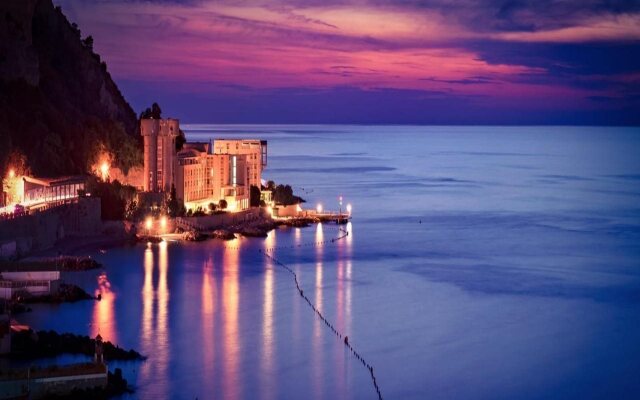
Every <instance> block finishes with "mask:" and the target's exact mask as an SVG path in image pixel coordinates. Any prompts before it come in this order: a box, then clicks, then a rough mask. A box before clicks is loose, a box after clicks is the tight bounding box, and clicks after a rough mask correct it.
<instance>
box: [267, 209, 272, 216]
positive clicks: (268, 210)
mask: <svg viewBox="0 0 640 400" xmlns="http://www.w3.org/2000/svg"><path fill="white" fill-rule="evenodd" d="M267 212H268V213H269V215H270V216H272V217H273V207H267Z"/></svg>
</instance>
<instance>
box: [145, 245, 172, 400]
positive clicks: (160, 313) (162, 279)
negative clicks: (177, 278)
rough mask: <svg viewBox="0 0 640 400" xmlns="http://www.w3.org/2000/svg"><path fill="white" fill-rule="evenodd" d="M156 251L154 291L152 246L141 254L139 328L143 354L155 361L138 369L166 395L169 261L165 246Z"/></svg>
mask: <svg viewBox="0 0 640 400" xmlns="http://www.w3.org/2000/svg"><path fill="white" fill-rule="evenodd" d="M157 249H158V284H157V287H156V288H154V279H153V276H154V270H155V268H154V267H155V265H154V253H153V247H152V246H148V247H147V248H146V249H145V252H144V262H143V265H144V283H143V286H142V323H141V326H142V329H141V332H140V335H141V338H140V342H141V345H142V346H141V347H142V353H143V354H148V355H153V360H154V361H153V362H145V363H143V364H142V365H141V367H140V375H141V377H142V378H143V379H144V380H145V381H147V380H153V381H154V387H153V389H154V392H155V391H157V392H158V393H166V385H167V381H168V372H169V371H168V367H169V346H170V340H169V331H168V316H169V309H168V308H169V287H168V277H167V275H168V271H169V260H168V249H167V243H166V242H160V243H159V244H158V246H157ZM154 306H155V307H154ZM154 311H155V312H154ZM154 314H155V315H154ZM154 321H155V327H154Z"/></svg>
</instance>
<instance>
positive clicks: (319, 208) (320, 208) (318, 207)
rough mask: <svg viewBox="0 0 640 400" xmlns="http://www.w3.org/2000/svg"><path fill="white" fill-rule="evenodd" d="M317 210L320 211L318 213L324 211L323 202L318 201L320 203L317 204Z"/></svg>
mask: <svg viewBox="0 0 640 400" xmlns="http://www.w3.org/2000/svg"><path fill="white" fill-rule="evenodd" d="M316 211H317V212H318V214H320V213H322V204H320V203H318V205H317V206H316Z"/></svg>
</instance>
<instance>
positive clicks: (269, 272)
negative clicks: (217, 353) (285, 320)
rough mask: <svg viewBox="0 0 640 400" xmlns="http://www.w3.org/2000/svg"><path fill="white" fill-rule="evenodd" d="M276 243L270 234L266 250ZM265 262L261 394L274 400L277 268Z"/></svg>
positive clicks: (265, 242)
mask: <svg viewBox="0 0 640 400" xmlns="http://www.w3.org/2000/svg"><path fill="white" fill-rule="evenodd" d="M276 245H277V243H276V232H275V231H272V232H269V235H268V236H267V238H266V239H265V241H264V249H263V250H265V251H266V249H269V248H273V247H275V246H276ZM264 259H265V262H264V285H263V289H262V290H263V299H262V335H261V336H262V354H261V358H260V362H261V369H262V371H261V372H262V374H261V380H262V382H261V383H260V386H261V390H260V393H261V395H262V396H263V398H265V399H273V398H275V397H276V393H275V391H274V384H273V379H274V377H273V370H274V358H275V355H274V352H275V338H274V315H273V314H274V296H275V294H274V290H275V287H274V279H275V270H274V268H275V267H276V266H275V265H274V264H273V262H272V261H271V259H269V258H267V257H265V258H264Z"/></svg>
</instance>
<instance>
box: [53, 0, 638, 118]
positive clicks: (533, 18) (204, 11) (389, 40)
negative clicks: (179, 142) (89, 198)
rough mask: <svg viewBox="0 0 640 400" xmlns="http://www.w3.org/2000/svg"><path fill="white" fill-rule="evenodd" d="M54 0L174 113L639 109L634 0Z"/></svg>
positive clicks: (532, 114) (492, 113) (606, 114)
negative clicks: (213, 0)
mask: <svg viewBox="0 0 640 400" xmlns="http://www.w3.org/2000/svg"><path fill="white" fill-rule="evenodd" d="M54 2H55V3H56V4H59V5H61V6H62V9H63V11H64V13H65V14H66V15H67V16H68V17H69V19H70V20H71V21H73V22H76V23H78V25H79V26H80V28H81V30H82V33H83V36H86V35H92V36H93V37H94V39H95V44H94V47H95V49H96V51H97V52H98V53H99V54H100V55H101V56H102V58H103V59H104V60H105V61H106V62H107V64H108V67H109V71H110V72H111V74H112V76H113V77H114V79H115V80H116V82H117V83H118V85H119V86H120V88H121V89H122V91H123V92H124V94H125V96H126V97H127V99H128V100H129V101H130V102H131V104H132V106H133V107H134V109H136V111H138V112H139V111H140V110H141V109H143V108H145V107H146V106H148V105H149V104H151V103H152V102H153V101H157V102H158V103H160V105H161V106H162V108H163V110H164V112H165V114H166V115H171V116H175V117H178V118H181V119H182V120H183V121H184V122H202V123H205V122H209V123H371V124H378V123H399V124H409V123H417V124H474V123H478V124H599V125H609V124H623V125H629V124H634V125H637V124H640V111H638V110H640V2H638V1H625V0H608V1H596V0H529V1H518V0H515V1H507V0H487V1H473V0H459V1H443V0H432V1H431V0H322V1H318V0H305V1H303V0H284V1H277V0H272V1H241V0H240V1H226V0H221V1H215V2H212V1H156V2H154V1H131V0H109V1H106V0H105V1H99V0H54Z"/></svg>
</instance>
